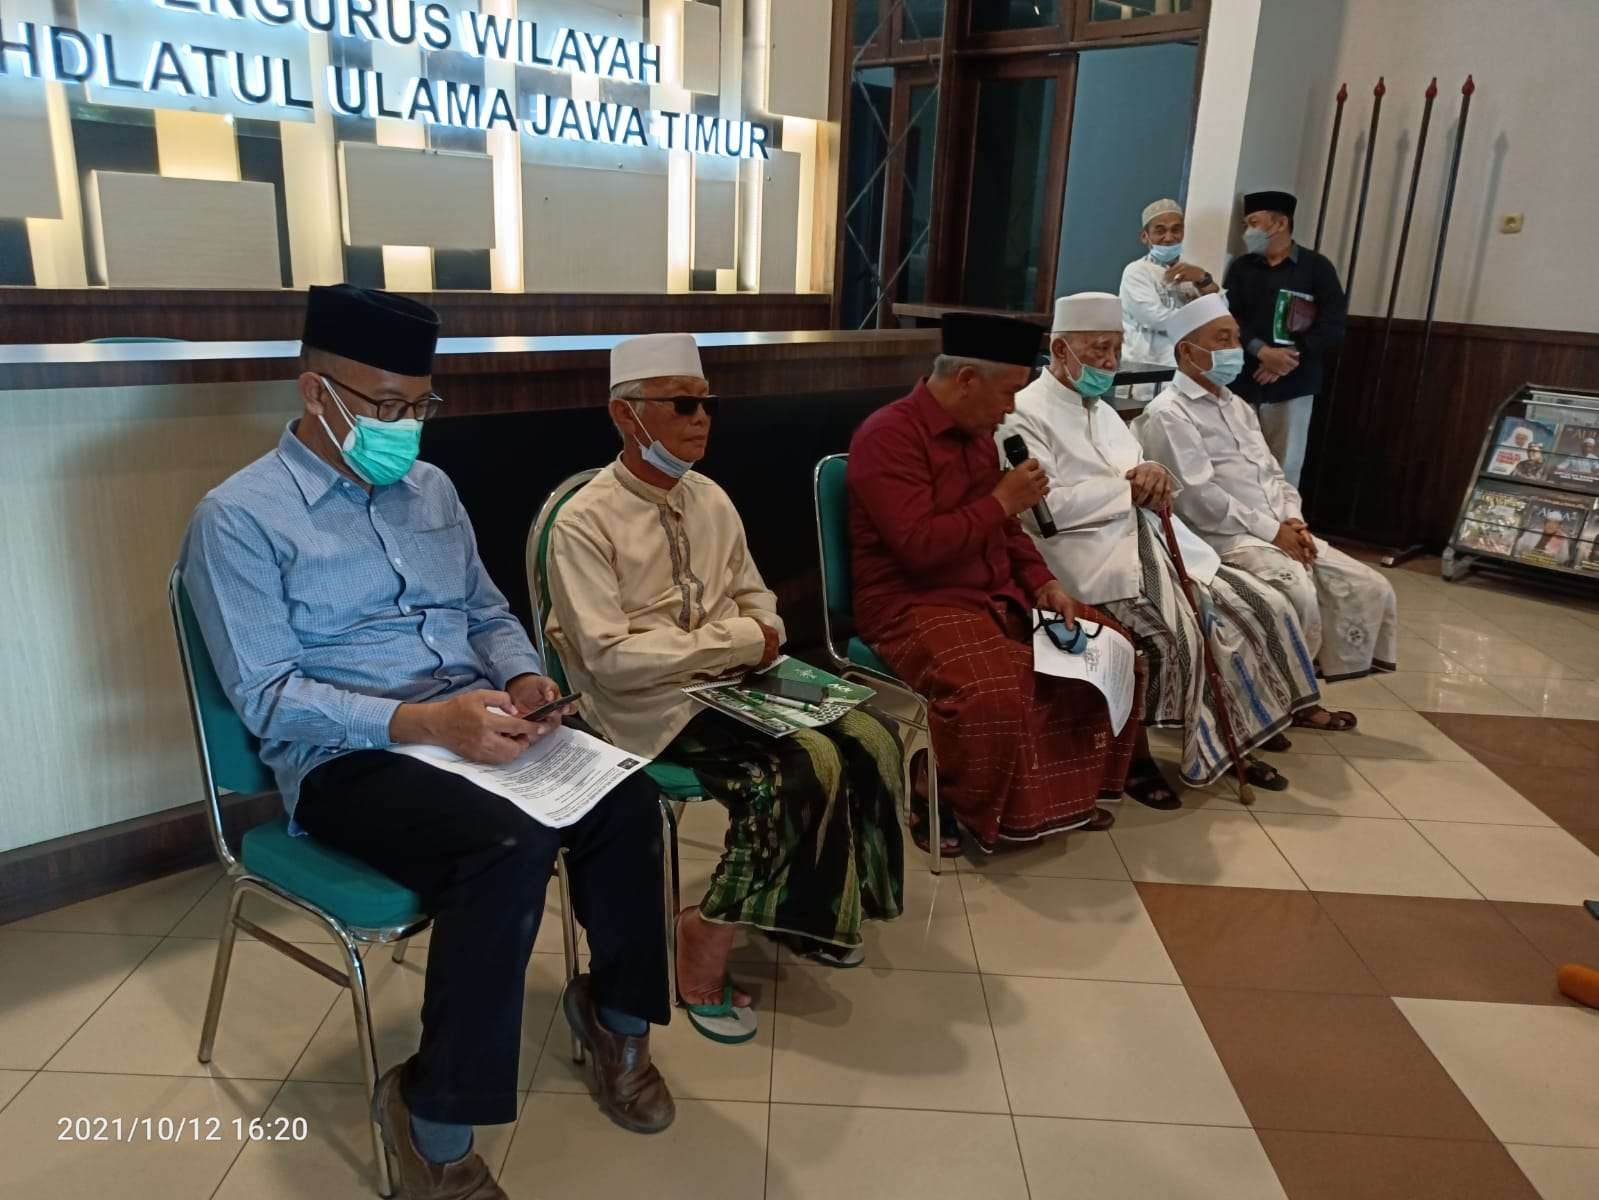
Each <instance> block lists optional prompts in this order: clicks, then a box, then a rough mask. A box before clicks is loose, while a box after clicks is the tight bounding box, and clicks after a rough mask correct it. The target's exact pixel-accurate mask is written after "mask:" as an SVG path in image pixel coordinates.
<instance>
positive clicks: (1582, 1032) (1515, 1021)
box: [1394, 999, 1599, 1149]
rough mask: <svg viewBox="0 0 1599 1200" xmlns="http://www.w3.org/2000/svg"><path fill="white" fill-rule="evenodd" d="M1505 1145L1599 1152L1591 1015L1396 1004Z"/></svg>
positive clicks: (1597, 1039) (1549, 1008)
mask: <svg viewBox="0 0 1599 1200" xmlns="http://www.w3.org/2000/svg"><path fill="white" fill-rule="evenodd" d="M1394 1003H1395V1004H1397V1005H1398V1006H1399V1010H1400V1011H1401V1012H1402V1013H1404V1014H1405V1017H1406V1019H1407V1020H1409V1022H1410V1023H1411V1025H1412V1026H1414V1027H1415V1030H1416V1032H1417V1033H1419V1034H1420V1035H1421V1038H1422V1040H1423V1041H1424V1042H1426V1043H1427V1047H1428V1049H1430V1050H1431V1051H1432V1052H1433V1054H1434V1055H1435V1056H1436V1057H1437V1059H1438V1061H1439V1062H1440V1063H1442V1064H1443V1067H1444V1070H1446V1071H1448V1072H1449V1077H1450V1078H1451V1079H1453V1080H1454V1081H1455V1083H1456V1084H1457V1085H1458V1086H1459V1087H1460V1090H1461V1091H1463V1092H1464V1093H1465V1094H1466V1099H1468V1100H1470V1101H1471V1103H1472V1106H1473V1107H1474V1108H1475V1109H1476V1110H1477V1111H1478V1112H1479V1113H1481V1114H1482V1119H1483V1120H1484V1121H1486V1122H1487V1123H1488V1128H1489V1129H1491V1130H1493V1132H1494V1135H1495V1136H1496V1137H1498V1138H1499V1140H1500V1141H1502V1142H1528V1143H1535V1144H1538V1145H1551V1146H1586V1147H1588V1148H1590V1149H1599V1104H1595V1103H1594V1091H1593V1085H1594V1080H1596V1079H1599V1036H1596V1033H1599V1031H1596V1029H1595V1020H1594V1014H1593V1013H1591V1012H1588V1011H1585V1010H1582V1009H1577V1008H1566V1007H1555V1006H1553V1005H1539V1004H1488V1003H1482V1002H1477V1001H1466V1000H1414V999H1396V1000H1395V1001H1394Z"/></svg>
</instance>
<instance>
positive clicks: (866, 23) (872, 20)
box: [855, 0, 877, 48]
mask: <svg viewBox="0 0 1599 1200" xmlns="http://www.w3.org/2000/svg"><path fill="white" fill-rule="evenodd" d="M876 28H877V0H855V45H856V47H857V48H859V47H861V46H864V45H866V43H867V42H868V41H870V40H871V36H872V32H873V30H875V29H876Z"/></svg>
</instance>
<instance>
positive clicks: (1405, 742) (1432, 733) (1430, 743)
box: [1330, 710, 1471, 762]
mask: <svg viewBox="0 0 1599 1200" xmlns="http://www.w3.org/2000/svg"><path fill="white" fill-rule="evenodd" d="M1330 740H1331V741H1332V743H1333V745H1334V747H1336V748H1337V750H1338V753H1339V754H1342V755H1343V756H1344V757H1345V758H1419V759H1436V760H1439V761H1442V762H1451V761H1457V760H1459V759H1466V758H1470V757H1471V755H1470V754H1469V753H1468V752H1467V751H1465V750H1464V749H1462V748H1461V747H1459V746H1457V745H1456V744H1455V743H1454V742H1453V741H1451V740H1450V738H1449V737H1448V736H1447V735H1446V734H1444V733H1443V732H1442V731H1440V730H1439V728H1438V727H1437V726H1436V725H1434V724H1433V723H1432V722H1431V721H1429V720H1427V718H1426V717H1424V716H1422V715H1421V714H1420V713H1419V712H1399V711H1397V710H1395V711H1391V712H1385V713H1383V714H1381V716H1380V717H1379V718H1378V719H1376V720H1372V719H1367V720H1364V721H1362V722H1361V723H1360V725H1359V727H1358V728H1355V729H1352V730H1350V731H1348V732H1347V733H1335V734H1331V735H1330Z"/></svg>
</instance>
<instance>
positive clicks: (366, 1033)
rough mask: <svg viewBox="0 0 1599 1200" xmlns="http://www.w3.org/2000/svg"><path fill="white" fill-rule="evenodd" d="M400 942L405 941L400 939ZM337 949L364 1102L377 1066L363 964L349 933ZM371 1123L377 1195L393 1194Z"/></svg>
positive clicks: (370, 1095)
mask: <svg viewBox="0 0 1599 1200" xmlns="http://www.w3.org/2000/svg"><path fill="white" fill-rule="evenodd" d="M401 945H402V946H403V945H404V943H403V942H402V943H401ZM340 949H342V950H343V951H344V971H345V974H346V976H347V977H348V978H349V988H350V1006H351V1007H352V1008H353V1009H354V1010H355V1040H356V1044H357V1047H358V1049H359V1052H360V1056H361V1075H362V1077H363V1078H364V1079H365V1081H366V1095H367V1106H368V1109H369V1110H370V1107H371V1104H372V1101H373V1100H374V1099H375V1098H376V1096H377V1090H378V1077H379V1075H380V1074H381V1071H380V1068H379V1066H378V1050H377V1043H376V1042H375V1040H374V1039H373V1037H372V1004H371V1001H370V999H369V997H368V996H367V990H366V968H365V967H364V966H363V965H362V963H361V953H360V951H359V950H358V949H357V948H356V945H355V943H354V942H353V941H351V940H350V939H349V938H348V937H344V936H343V935H342V934H341V937H340ZM371 1126H372V1150H373V1153H374V1155H375V1157H376V1159H377V1168H378V1195H380V1196H385V1197H387V1196H392V1195H394V1182H393V1180H392V1179H391V1177H390V1173H389V1154H388V1151H387V1150H385V1149H384V1147H383V1132H382V1130H381V1129H380V1128H379V1127H378V1124H377V1122H376V1121H372V1122H371Z"/></svg>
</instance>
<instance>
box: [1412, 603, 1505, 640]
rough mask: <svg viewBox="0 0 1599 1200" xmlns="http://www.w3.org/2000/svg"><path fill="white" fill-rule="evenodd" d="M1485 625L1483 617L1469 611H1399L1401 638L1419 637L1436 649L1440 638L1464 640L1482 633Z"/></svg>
mask: <svg viewBox="0 0 1599 1200" xmlns="http://www.w3.org/2000/svg"><path fill="white" fill-rule="evenodd" d="M1483 625H1484V621H1483V618H1482V617H1481V615H1480V614H1478V613H1474V612H1472V611H1470V610H1469V609H1461V610H1459V611H1455V610H1450V611H1446V612H1422V611H1419V610H1411V609H1407V608H1400V610H1399V629H1400V636H1401V637H1404V636H1406V635H1408V636H1410V637H1418V638H1421V639H1422V640H1423V641H1426V642H1429V643H1430V644H1432V645H1433V646H1435V647H1436V646H1437V645H1438V639H1439V638H1440V637H1443V636H1449V637H1453V638H1462V637H1465V636H1467V635H1468V634H1476V633H1480V632H1481V631H1482V628H1483Z"/></svg>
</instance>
